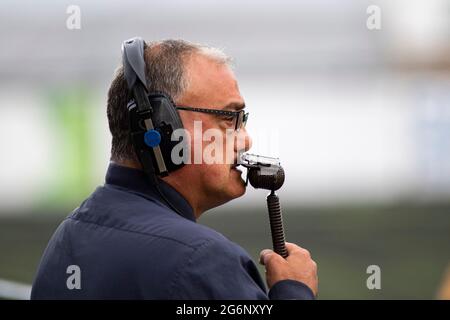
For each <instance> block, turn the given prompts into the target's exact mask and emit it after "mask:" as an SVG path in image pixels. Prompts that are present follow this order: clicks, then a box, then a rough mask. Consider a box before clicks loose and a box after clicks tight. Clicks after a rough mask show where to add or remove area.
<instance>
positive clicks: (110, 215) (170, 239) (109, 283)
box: [31, 164, 314, 299]
mask: <svg viewBox="0 0 450 320" xmlns="http://www.w3.org/2000/svg"><path fill="white" fill-rule="evenodd" d="M160 187H161V189H162V191H163V193H164V194H165V195H166V197H167V198H168V199H169V201H170V202H171V203H172V204H173V205H174V206H175V207H176V208H177V209H178V210H179V211H180V212H181V214H182V215H179V214H177V213H175V211H173V210H171V209H170V208H169V207H168V206H167V205H166V204H165V202H164V201H163V200H162V199H161V198H160V195H159V194H158V193H157V191H156V190H155V188H154V187H153V186H152V185H151V183H150V182H149V181H148V179H147V177H146V176H145V174H144V172H143V171H140V170H136V169H131V168H126V167H122V166H118V165H116V164H111V165H110V166H109V168H108V172H107V175H106V183H105V184H104V185H103V186H101V187H98V188H97V189H96V190H95V191H94V193H93V194H92V195H90V196H89V198H87V199H86V200H85V201H84V202H83V203H82V204H81V205H80V206H79V207H78V208H77V209H75V210H74V211H73V212H72V213H71V214H70V215H69V216H68V217H67V218H66V219H65V220H64V221H63V222H62V223H61V225H60V226H59V227H58V229H57V230H56V232H55V234H54V235H53V237H52V238H51V240H50V242H49V244H48V246H47V248H46V250H45V252H44V255H43V257H42V259H41V262H40V265H39V269H38V271H37V274H36V277H35V280H34V283H33V288H32V293H31V298H32V299H313V298H314V297H313V294H312V291H311V290H310V289H309V288H308V287H307V286H306V285H304V284H303V283H301V282H297V281H293V280H284V281H280V282H278V283H276V284H275V285H274V286H273V287H272V289H271V290H270V292H269V293H267V292H266V288H265V285H264V283H263V281H262V279H261V277H260V275H259V273H258V270H257V268H256V266H255V264H254V262H253V261H252V260H251V258H250V257H249V255H248V254H247V252H246V251H245V250H244V249H242V248H241V247H240V246H238V245H237V244H235V243H233V242H231V241H230V240H228V239H227V238H225V237H224V236H223V235H221V234H220V233H218V232H216V231H214V230H212V229H210V228H208V227H206V226H203V225H200V224H197V223H196V221H195V217H194V214H193V210H192V208H191V207H190V205H189V204H188V202H187V201H186V200H185V199H184V198H183V197H182V196H181V195H180V194H179V193H178V192H177V191H176V190H175V189H173V188H172V187H170V186H169V185H168V184H166V183H164V182H161V185H160ZM73 265H75V266H77V267H79V273H78V276H79V278H78V279H79V280H80V281H79V284H80V288H79V289H78V288H73V286H68V285H67V282H71V280H69V281H68V279H69V277H71V276H72V275H73V274H74V271H73V269H70V268H69V266H73ZM68 268H69V269H68ZM72 280H73V278H72Z"/></svg>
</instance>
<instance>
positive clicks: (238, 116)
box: [176, 106, 248, 131]
mask: <svg viewBox="0 0 450 320" xmlns="http://www.w3.org/2000/svg"><path fill="white" fill-rule="evenodd" d="M176 108H177V109H178V110H186V111H193V112H201V113H209V114H214V115H216V116H223V117H229V118H231V117H232V118H233V121H235V125H234V130H236V131H239V130H240V129H241V128H244V127H245V125H246V124H247V119H248V112H245V111H244V110H240V111H225V110H217V109H204V108H193V107H188V106H176ZM230 120H231V119H230Z"/></svg>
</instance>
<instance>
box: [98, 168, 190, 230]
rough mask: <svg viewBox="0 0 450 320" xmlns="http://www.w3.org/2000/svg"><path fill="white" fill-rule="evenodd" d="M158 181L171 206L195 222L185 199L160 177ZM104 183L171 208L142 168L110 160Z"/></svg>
mask: <svg viewBox="0 0 450 320" xmlns="http://www.w3.org/2000/svg"><path fill="white" fill-rule="evenodd" d="M158 181H159V189H160V190H161V192H162V193H163V194H164V196H165V197H166V198H167V200H169V201H170V203H171V204H172V206H174V207H175V208H177V210H178V211H179V212H180V214H181V216H182V217H184V218H186V219H188V220H191V221H194V222H195V215H194V211H193V209H192V207H191V206H190V204H189V203H188V202H187V200H186V199H185V198H184V197H183V196H182V195H181V194H180V193H179V192H178V191H176V190H175V189H174V188H173V187H171V186H170V185H169V184H168V183H166V182H164V181H163V180H161V179H158ZM105 183H106V184H111V185H116V186H119V187H122V188H125V189H129V190H133V191H135V192H138V193H141V194H143V195H145V196H147V197H150V198H152V199H156V200H157V201H158V202H160V203H162V204H163V205H164V206H166V207H168V208H169V209H170V210H172V209H171V208H170V206H169V205H168V204H167V203H166V202H165V201H164V199H163V198H162V197H161V195H160V194H159V192H158V190H157V188H156V187H155V186H154V185H153V183H152V182H151V181H150V179H149V178H148V177H147V175H146V174H145V172H144V171H142V170H139V169H134V168H129V167H124V166H120V165H118V164H116V163H113V162H111V163H110V164H109V167H108V170H107V172H106V178H105ZM172 211H173V210H172Z"/></svg>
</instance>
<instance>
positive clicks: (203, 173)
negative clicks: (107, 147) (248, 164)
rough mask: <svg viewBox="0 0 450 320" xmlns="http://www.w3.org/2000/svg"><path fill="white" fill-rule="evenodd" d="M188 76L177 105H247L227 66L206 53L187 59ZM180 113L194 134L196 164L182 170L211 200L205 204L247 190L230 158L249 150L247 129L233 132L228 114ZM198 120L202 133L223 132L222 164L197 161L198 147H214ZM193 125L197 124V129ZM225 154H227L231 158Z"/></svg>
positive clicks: (232, 107) (230, 108)
mask: <svg viewBox="0 0 450 320" xmlns="http://www.w3.org/2000/svg"><path fill="white" fill-rule="evenodd" d="M187 76H188V78H189V87H188V88H187V90H186V93H185V94H184V95H183V97H181V98H180V99H179V100H178V101H176V102H177V105H184V106H191V107H197V108H205V109H217V110H227V111H239V110H241V109H242V108H243V107H244V106H245V104H244V100H243V98H242V97H241V94H240V92H239V88H238V85H237V81H236V78H235V76H234V74H233V72H232V70H231V69H230V68H229V67H228V66H227V65H225V64H220V63H217V62H216V61H214V60H212V59H211V58H208V57H205V56H203V55H194V56H193V57H191V58H190V61H189V62H188V65H187ZM179 113H180V116H181V119H182V121H183V125H184V128H185V129H186V130H187V131H188V132H189V134H190V135H191V144H190V150H191V162H192V163H193V164H188V165H186V166H185V167H184V168H183V169H182V170H183V171H184V177H185V178H187V179H189V183H191V186H193V185H194V184H195V187H194V186H193V190H197V192H200V193H201V194H202V195H203V196H204V197H207V199H205V201H209V202H210V203H209V204H207V205H206V206H207V207H213V206H217V205H220V204H222V203H225V202H227V201H229V200H231V199H234V198H237V197H239V196H242V195H243V194H244V193H245V184H244V181H243V179H242V178H241V171H239V170H237V169H236V168H235V167H234V165H233V164H232V163H230V162H232V161H230V158H231V160H233V161H234V160H235V159H236V157H237V154H238V152H239V151H246V150H248V149H249V148H250V147H251V139H250V137H249V135H248V134H247V131H246V130H245V128H241V129H240V130H239V132H236V131H234V123H235V122H234V121H233V120H231V118H229V117H228V118H227V117H223V116H222V117H221V116H217V115H214V114H206V113H199V112H192V111H185V110H179ZM199 121H201V131H200V132H202V133H205V131H207V130H208V129H215V130H216V131H215V132H216V133H218V132H221V135H220V139H221V140H222V145H223V148H222V149H221V150H216V152H219V153H222V154H221V155H219V156H218V154H217V153H215V156H216V159H223V161H220V163H213V164H207V163H205V161H204V160H205V159H204V157H202V163H200V164H196V163H194V160H195V159H198V156H199V155H198V154H197V155H195V154H194V153H195V152H196V151H197V153H198V150H199V149H201V150H202V153H203V151H204V150H206V149H205V148H208V145H210V147H211V145H212V144H211V142H212V141H214V140H213V139H211V140H212V141H203V140H204V139H203V137H204V135H202V136H203V137H202V136H200V135H199V134H198V133H199V124H200V122H199ZM194 125H196V131H195V132H194ZM227 129H228V130H227ZM210 131H211V130H210ZM230 144H231V145H230ZM218 145H221V144H220V143H219V144H215V146H218ZM200 146H201V148H199V147H200ZM227 150H228V153H227ZM230 151H231V152H230ZM206 153H208V152H206ZM226 155H228V161H227V159H226ZM217 156H218V157H217Z"/></svg>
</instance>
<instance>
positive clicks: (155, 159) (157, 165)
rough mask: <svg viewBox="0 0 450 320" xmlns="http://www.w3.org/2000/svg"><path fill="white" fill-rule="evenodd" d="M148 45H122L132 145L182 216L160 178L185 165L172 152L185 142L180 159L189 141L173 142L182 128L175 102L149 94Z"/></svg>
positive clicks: (134, 41) (133, 41)
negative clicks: (175, 161)
mask: <svg viewBox="0 0 450 320" xmlns="http://www.w3.org/2000/svg"><path fill="white" fill-rule="evenodd" d="M145 48H146V44H145V42H144V40H143V39H142V38H140V37H135V38H132V39H129V40H126V41H124V42H123V44H122V64H123V70H124V77H125V79H126V82H127V85H128V89H129V90H130V92H131V93H132V96H133V99H132V100H130V101H129V102H128V104H127V109H128V116H129V126H130V137H131V142H132V145H133V148H134V151H135V153H136V156H137V157H138V160H139V162H140V163H141V165H142V168H143V170H144V172H145V173H146V174H147V176H148V177H149V178H150V179H151V180H152V181H153V183H154V186H155V187H156V189H157V191H158V192H159V194H160V195H161V197H162V198H163V199H164V201H165V202H166V203H167V204H168V205H169V206H170V207H171V208H172V209H173V210H174V211H175V212H177V213H178V214H180V215H181V213H180V212H179V211H178V210H177V209H176V208H175V207H174V206H173V205H172V204H171V203H170V201H168V200H167V198H166V197H165V196H164V194H163V193H162V192H161V190H160V188H159V180H158V177H164V176H167V175H168V174H169V173H170V172H173V171H175V170H177V169H179V168H181V167H182V166H183V165H184V163H183V162H181V163H174V162H173V161H172V156H171V154H172V150H173V148H174V146H175V145H177V144H179V143H182V144H184V145H182V146H183V147H182V148H180V154H179V155H180V157H181V159H183V154H182V153H183V150H185V147H186V143H187V142H186V141H183V138H182V135H180V137H179V138H178V139H172V138H173V137H172V133H173V132H174V131H175V130H177V129H183V123H182V121H181V119H180V116H179V114H178V111H177V110H176V107H175V103H174V102H173V100H172V98H171V97H170V96H169V95H168V94H166V93H164V92H159V91H156V92H149V90H148V88H149V87H150V86H151V84H150V83H148V79H147V78H146V76H145V74H146V69H145V60H144V50H145Z"/></svg>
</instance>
